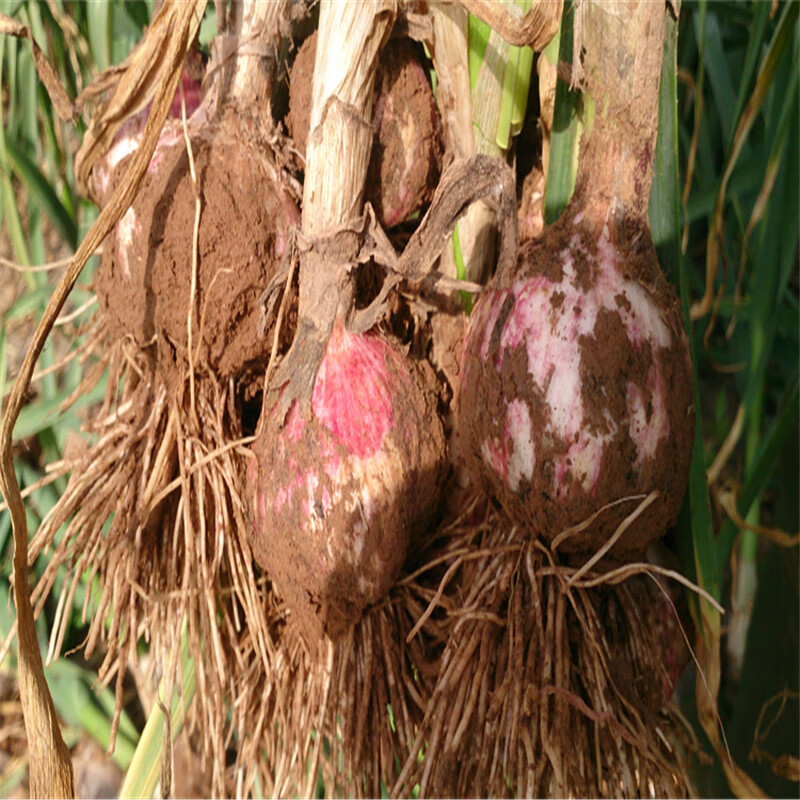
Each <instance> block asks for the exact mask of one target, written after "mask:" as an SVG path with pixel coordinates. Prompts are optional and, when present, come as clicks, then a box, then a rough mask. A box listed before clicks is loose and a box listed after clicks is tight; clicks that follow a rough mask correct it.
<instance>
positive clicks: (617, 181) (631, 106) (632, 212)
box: [575, 0, 664, 220]
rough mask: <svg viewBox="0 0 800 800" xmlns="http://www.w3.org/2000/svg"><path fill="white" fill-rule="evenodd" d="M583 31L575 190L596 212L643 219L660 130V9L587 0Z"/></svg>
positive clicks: (644, 0)
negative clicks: (582, 123)
mask: <svg viewBox="0 0 800 800" xmlns="http://www.w3.org/2000/svg"><path fill="white" fill-rule="evenodd" d="M582 32H583V41H584V47H585V51H586V52H585V58H584V69H585V82H586V91H585V95H584V98H585V103H586V127H585V131H584V135H583V138H582V140H581V151H580V162H579V166H578V176H577V179H576V187H575V195H576V197H578V198H580V199H581V200H582V201H583V205H584V206H585V207H590V208H591V207H594V208H596V209H597V210H598V212H600V213H601V214H605V212H606V211H607V210H608V209H614V210H615V212H616V213H619V214H624V215H625V216H631V217H636V218H638V219H642V220H644V219H646V215H647V205H648V202H649V198H650V184H651V182H652V165H653V154H654V153H655V143H656V134H657V132H658V86H659V81H660V77H661V57H662V52H663V40H664V8H663V5H662V4H660V3H654V2H650V0H640V2H638V3H635V4H634V3H622V2H611V0H609V1H608V2H606V1H605V0H602V1H601V0H587V2H586V6H585V17H584V20H583V29H582ZM590 198H591V200H592V202H591V203H589V202H587V200H589V199H590Z"/></svg>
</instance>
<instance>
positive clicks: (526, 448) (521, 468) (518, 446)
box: [506, 400, 535, 492]
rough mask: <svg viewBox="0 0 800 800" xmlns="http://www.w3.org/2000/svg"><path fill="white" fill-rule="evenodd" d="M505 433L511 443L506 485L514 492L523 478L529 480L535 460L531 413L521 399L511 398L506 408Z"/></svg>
mask: <svg viewBox="0 0 800 800" xmlns="http://www.w3.org/2000/svg"><path fill="white" fill-rule="evenodd" d="M506 433H507V435H508V436H509V438H510V439H511V441H512V443H513V448H512V451H511V454H510V455H509V457H508V479H507V480H508V485H509V486H510V487H511V491H512V492H516V491H517V489H518V488H519V484H520V482H521V481H522V479H523V478H524V479H525V480H526V481H530V479H531V477H532V475H533V466H534V461H535V453H534V445H533V431H532V430H531V415H530V411H529V410H528V406H527V405H526V404H525V402H524V401H523V400H512V401H511V402H510V403H509V404H508V408H507V409H506Z"/></svg>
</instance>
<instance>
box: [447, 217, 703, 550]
mask: <svg viewBox="0 0 800 800" xmlns="http://www.w3.org/2000/svg"><path fill="white" fill-rule="evenodd" d="M458 409H459V411H458V413H459V424H460V438H461V442H462V444H463V447H464V452H465V456H466V458H467V463H468V466H469V468H470V470H471V472H472V474H473V475H474V476H476V477H477V478H478V479H479V480H480V482H481V483H482V484H484V485H485V486H487V488H489V489H490V491H492V492H493V493H494V494H496V496H497V497H498V499H499V500H500V502H501V504H502V505H503V506H504V507H505V508H506V510H507V511H508V512H509V513H510V514H511V516H512V517H513V518H514V519H515V520H516V521H517V522H519V523H520V524H521V525H523V526H524V527H526V528H527V529H529V530H530V531H531V532H532V533H534V534H536V535H540V536H543V537H544V538H546V539H548V540H552V539H553V538H554V537H555V536H556V535H558V534H559V533H560V532H561V531H563V530H565V529H566V528H570V527H572V526H575V525H579V524H580V523H582V522H584V521H586V520H588V519H589V518H590V517H591V516H592V515H593V514H594V513H595V512H596V511H598V510H600V509H601V508H603V507H604V506H606V505H609V504H615V503H617V501H620V500H624V498H633V497H637V498H638V499H635V500H631V501H629V502H623V503H618V504H616V505H614V506H613V507H611V508H608V509H606V510H604V511H602V512H601V513H600V514H599V516H598V517H597V519H596V520H594V521H593V522H592V523H591V524H590V525H589V526H588V527H587V528H586V529H585V530H583V531H581V532H579V533H576V534H575V535H574V536H572V537H570V538H568V539H566V540H565V541H564V544H563V546H562V548H563V549H564V550H567V551H578V552H583V553H587V552H593V551H595V550H597V549H598V548H599V547H600V546H602V544H603V543H604V542H605V541H606V540H607V539H608V538H609V537H610V536H611V535H612V534H613V533H614V531H615V529H616V527H617V525H619V523H620V522H621V521H622V520H623V519H624V518H625V517H626V516H627V515H628V514H630V513H631V512H633V511H634V510H635V508H636V505H637V502H638V501H640V500H641V499H642V497H641V496H642V495H648V494H649V493H650V492H653V491H658V492H659V497H658V499H657V500H656V501H655V502H653V503H652V505H651V506H650V507H649V508H648V509H647V510H646V511H645V512H644V514H642V516H641V517H639V519H638V520H637V521H636V522H635V523H634V525H632V526H631V527H630V528H629V529H628V530H627V531H626V532H625V533H624V534H623V536H622V538H621V540H620V542H619V543H618V545H617V546H616V548H615V549H614V551H613V553H614V554H615V555H617V556H621V555H623V554H627V553H633V552H642V551H643V550H644V548H645V547H646V545H647V544H648V542H649V541H651V540H652V539H655V538H657V537H659V536H661V535H662V534H663V532H664V531H665V530H666V528H667V526H669V525H670V524H671V523H673V522H674V520H675V518H676V516H677V513H678V510H679V509H680V505H681V501H682V498H683V492H684V490H685V488H686V481H687V476H688V466H689V458H690V455H691V447H692V440H693V434H694V411H693V390H692V378H691V369H690V363H689V355H688V345H687V341H686V335H685V333H684V330H683V325H682V318H681V312H680V306H679V304H678V301H677V299H676V297H675V295H674V293H673V292H672V291H671V289H670V288H669V286H668V285H667V283H666V281H665V280H664V278H663V276H662V275H661V272H660V270H659V268H658V262H657V260H656V256H655V251H654V249H653V245H652V243H651V241H650V236H649V233H648V232H647V231H646V229H640V230H639V231H638V233H637V234H635V235H631V233H630V232H625V231H624V227H623V226H615V225H614V222H613V220H611V219H609V220H607V221H606V220H598V219H591V220H590V219H587V215H586V214H585V213H584V212H583V211H581V210H578V211H574V210H569V211H567V212H566V213H565V214H564V215H563V216H562V218H561V219H560V220H559V222H558V223H557V224H556V225H554V226H552V227H550V228H549V229H547V231H546V233H545V235H544V236H543V237H542V238H540V239H538V240H536V241H534V242H532V243H530V244H529V245H527V246H525V247H523V248H522V250H521V251H520V254H519V261H518V264H517V268H516V271H515V272H514V274H513V276H512V277H510V278H509V279H507V280H497V281H495V282H494V283H493V284H492V285H491V287H490V289H489V291H487V292H486V293H485V295H484V296H482V297H481V299H480V300H479V301H478V304H477V306H476V308H475V311H474V313H473V315H472V317H471V319H470V325H469V330H468V333H467V338H466V343H465V348H464V352H463V357H462V370H461V392H460V395H459V400H458Z"/></svg>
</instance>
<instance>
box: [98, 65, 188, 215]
mask: <svg viewBox="0 0 800 800" xmlns="http://www.w3.org/2000/svg"><path fill="white" fill-rule="evenodd" d="M181 83H182V85H183V93H184V105H185V107H186V118H187V120H188V119H189V117H190V116H191V115H192V114H193V113H194V112H195V110H196V109H197V107H198V106H199V105H200V101H201V100H202V94H201V92H200V86H199V84H198V83H197V82H196V81H195V80H193V79H192V78H191V77H189V75H188V73H187V72H186V70H184V71H183V73H182V74H181ZM149 113H150V106H149V105H148V106H147V108H144V109H142V110H141V111H140V112H139V113H138V114H134V115H133V116H132V117H130V118H129V119H127V120H125V122H124V123H123V124H122V126H121V127H120V129H119V130H118V131H117V133H116V136H114V141H113V142H112V143H111V147H109V149H108V152H107V153H106V154H105V156H104V157H103V158H102V159H100V160H99V161H98V162H97V163H96V164H95V166H94V167H93V168H92V177H91V180H92V190H93V192H94V194H95V196H96V197H97V199H98V201H99V202H100V205H101V206H102V205H104V204H105V203H106V201H107V199H108V197H109V195H110V193H111V176H112V174H113V172H114V169H115V168H116V167H117V165H118V164H120V163H121V162H122V161H123V160H124V159H125V158H127V157H128V156H129V155H131V153H133V152H135V151H136V150H138V148H139V145H140V144H141V142H142V135H143V134H144V126H145V124H146V123H147V117H148V115H149ZM181 114H182V110H181V96H180V87H178V89H177V90H176V92H175V97H174V98H173V100H172V105H171V106H170V110H169V115H168V117H167V122H166V123H165V125H164V128H163V130H162V131H161V135H160V136H159V139H158V143H157V144H156V151H155V153H153V158H152V159H151V160H150V164H149V165H148V172H150V171H155V170H156V169H158V161H159V158H160V154H161V153H162V152H163V150H164V149H165V148H167V147H170V146H171V145H172V144H174V143H175V142H176V141H177V140H178V139H179V138H182V137H183V128H182V122H181V121H180V120H181ZM172 120H177V121H178V122H177V123H175V122H172Z"/></svg>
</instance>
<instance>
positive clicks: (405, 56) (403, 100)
mask: <svg viewBox="0 0 800 800" xmlns="http://www.w3.org/2000/svg"><path fill="white" fill-rule="evenodd" d="M417 47H418V46H416V45H415V44H414V43H413V42H411V41H410V40H407V39H392V40H390V41H389V42H388V44H387V45H386V47H385V49H384V50H383V52H382V53H381V58H380V63H379V64H378V70H377V74H376V76H375V88H374V95H375V97H374V103H373V113H372V127H373V129H374V132H375V134H374V141H373V145H372V152H371V155H370V161H369V170H368V173H367V183H366V187H365V198H366V200H367V201H368V202H370V203H371V204H372V206H373V207H374V208H375V213H376V215H377V217H378V220H379V222H380V223H381V225H383V226H384V227H386V228H391V227H393V226H395V225H398V224H399V223H401V222H404V221H405V220H407V219H408V218H409V217H410V216H411V215H412V214H413V213H414V212H415V211H418V210H419V209H420V208H421V207H422V206H423V205H424V204H425V203H426V202H427V201H428V200H430V199H431V197H432V195H433V191H434V189H435V188H436V182H437V180H438V177H439V169H440V165H441V160H442V153H441V149H442V148H441V141H440V134H439V115H438V112H437V110H436V102H435V100H434V97H433V91H432V90H431V86H430V83H429V81H428V77H427V75H426V74H425V70H424V68H423V66H422V63H421V62H420V59H419V57H418V56H419V53H418V49H417ZM316 49H317V35H316V33H315V34H312V35H311V36H309V37H308V39H306V41H305V42H303V45H302V46H301V47H300V49H299V50H298V52H297V56H296V58H295V61H294V64H293V66H292V71H291V76H290V83H289V113H288V115H287V118H286V124H287V127H288V128H289V133H290V134H291V136H292V138H293V139H294V142H295V145H296V146H297V149H298V150H299V151H300V153H301V154H302V155H304V156H305V151H306V141H307V139H308V126H309V122H310V117H311V81H312V77H313V73H314V58H315V55H316Z"/></svg>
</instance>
